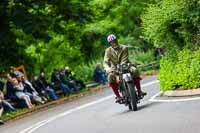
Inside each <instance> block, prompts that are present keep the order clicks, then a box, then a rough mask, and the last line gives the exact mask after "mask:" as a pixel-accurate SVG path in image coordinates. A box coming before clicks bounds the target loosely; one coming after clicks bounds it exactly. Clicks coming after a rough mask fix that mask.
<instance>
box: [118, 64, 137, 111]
mask: <svg viewBox="0 0 200 133" xmlns="http://www.w3.org/2000/svg"><path fill="white" fill-rule="evenodd" d="M130 67H131V64H118V65H117V74H118V75H119V83H120V85H119V91H120V93H121V94H122V99H121V100H120V101H119V102H118V103H120V104H125V105H126V106H128V107H129V110H133V111H137V104H138V103H139V100H140V98H139V97H138V94H137V92H136V90H135V86H134V82H133V78H132V76H131V72H130Z"/></svg>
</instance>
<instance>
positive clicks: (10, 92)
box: [5, 73, 27, 108]
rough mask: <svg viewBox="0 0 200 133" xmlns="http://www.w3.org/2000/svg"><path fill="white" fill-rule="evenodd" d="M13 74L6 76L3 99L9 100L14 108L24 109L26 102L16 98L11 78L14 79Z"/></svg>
mask: <svg viewBox="0 0 200 133" xmlns="http://www.w3.org/2000/svg"><path fill="white" fill-rule="evenodd" d="M15 76H16V75H14V74H13V73H10V74H8V75H7V82H6V94H5V98H6V99H10V100H11V101H13V102H15V103H16V104H15V107H20V108H24V107H27V105H26V102H25V100H24V99H20V98H18V97H17V96H16V94H15V93H16V89H15V88H14V84H13V77H15Z"/></svg>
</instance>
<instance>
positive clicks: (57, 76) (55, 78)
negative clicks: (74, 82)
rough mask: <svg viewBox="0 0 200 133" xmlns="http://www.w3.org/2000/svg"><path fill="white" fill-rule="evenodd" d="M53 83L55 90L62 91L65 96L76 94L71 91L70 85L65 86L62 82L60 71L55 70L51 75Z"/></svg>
mask: <svg viewBox="0 0 200 133" xmlns="http://www.w3.org/2000/svg"><path fill="white" fill-rule="evenodd" d="M51 82H52V84H53V88H54V89H56V90H58V89H62V90H63V93H64V95H68V94H71V93H74V92H73V90H71V89H70V88H69V86H68V85H66V84H63V83H62V81H61V80H60V72H59V70H56V69H54V70H53V73H52V75H51Z"/></svg>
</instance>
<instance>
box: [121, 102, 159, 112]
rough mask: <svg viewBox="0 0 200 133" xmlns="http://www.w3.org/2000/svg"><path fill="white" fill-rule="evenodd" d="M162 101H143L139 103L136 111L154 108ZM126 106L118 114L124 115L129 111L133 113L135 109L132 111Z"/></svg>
mask: <svg viewBox="0 0 200 133" xmlns="http://www.w3.org/2000/svg"><path fill="white" fill-rule="evenodd" d="M159 104H161V103H155V102H148V103H141V104H138V110H137V111H136V112H139V111H142V110H144V109H148V108H152V107H153V106H156V105H159ZM124 108H126V109H125V110H124V111H122V112H120V113H118V115H123V114H127V113H132V112H134V111H130V110H129V109H128V107H124Z"/></svg>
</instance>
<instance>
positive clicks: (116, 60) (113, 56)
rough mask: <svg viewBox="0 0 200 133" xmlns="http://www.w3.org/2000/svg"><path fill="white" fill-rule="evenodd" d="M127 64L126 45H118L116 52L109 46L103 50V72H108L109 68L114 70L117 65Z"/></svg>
mask: <svg viewBox="0 0 200 133" xmlns="http://www.w3.org/2000/svg"><path fill="white" fill-rule="evenodd" d="M128 62H129V59H128V47H127V46H126V45H122V44H119V49H118V50H117V51H115V50H114V49H113V48H112V47H111V46H110V47H108V48H107V49H106V50H105V55H104V69H105V70H108V69H109V68H111V69H112V70H115V69H116V65H117V64H125V63H128Z"/></svg>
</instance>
